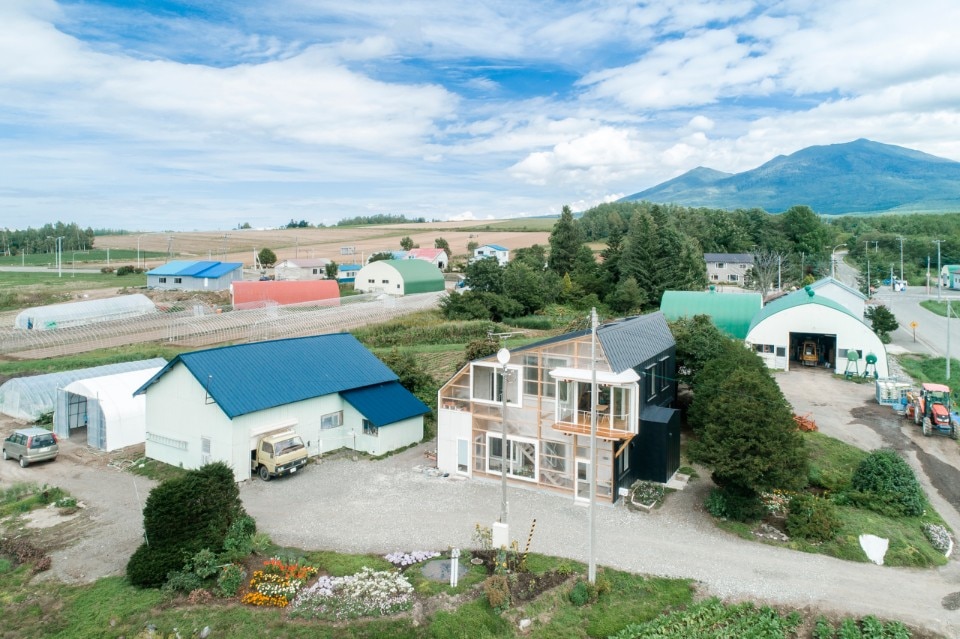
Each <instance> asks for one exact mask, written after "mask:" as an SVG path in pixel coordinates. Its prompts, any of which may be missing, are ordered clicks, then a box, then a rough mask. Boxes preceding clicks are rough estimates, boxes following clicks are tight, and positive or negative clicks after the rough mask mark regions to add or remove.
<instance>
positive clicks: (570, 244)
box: [549, 206, 583, 275]
mask: <svg viewBox="0 0 960 639" xmlns="http://www.w3.org/2000/svg"><path fill="white" fill-rule="evenodd" d="M582 244H583V234H582V233H581V231H580V228H579V227H578V226H577V221H576V220H574V219H573V211H571V210H570V207H569V206H564V207H563V211H562V212H561V213H560V219H559V220H557V223H556V224H554V225H553V231H551V232H550V259H549V267H550V270H552V271H554V272H555V273H557V274H558V275H564V274H565V273H569V272H571V271H572V270H573V263H574V261H575V260H576V256H577V251H578V250H579V249H580V246H581V245H582Z"/></svg>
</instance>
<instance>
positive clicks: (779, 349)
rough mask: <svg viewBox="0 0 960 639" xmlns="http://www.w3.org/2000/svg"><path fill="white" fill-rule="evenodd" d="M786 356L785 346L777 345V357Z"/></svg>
mask: <svg viewBox="0 0 960 639" xmlns="http://www.w3.org/2000/svg"><path fill="white" fill-rule="evenodd" d="M786 356H787V347H786V346H777V357H786Z"/></svg>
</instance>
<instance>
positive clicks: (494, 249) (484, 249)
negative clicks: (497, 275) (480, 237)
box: [473, 244, 510, 266]
mask: <svg viewBox="0 0 960 639" xmlns="http://www.w3.org/2000/svg"><path fill="white" fill-rule="evenodd" d="M488 257H495V258H497V261H498V262H499V263H500V266H503V265H505V264H506V263H507V262H509V261H510V249H508V248H505V247H503V246H500V245H499V244H484V245H483V246H479V247H477V248H475V249H474V250H473V259H474V260H482V259H486V258H488Z"/></svg>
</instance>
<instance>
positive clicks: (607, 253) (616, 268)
mask: <svg viewBox="0 0 960 639" xmlns="http://www.w3.org/2000/svg"><path fill="white" fill-rule="evenodd" d="M600 257H602V258H603V265H602V268H603V270H604V272H606V274H607V279H608V280H609V281H610V282H612V283H614V284H616V283H618V282H619V281H620V260H621V259H622V258H623V230H622V229H621V228H620V226H619V225H611V227H610V235H609V236H607V246H606V248H604V249H603V251H601V252H600ZM634 282H636V280H634Z"/></svg>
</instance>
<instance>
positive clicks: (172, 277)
mask: <svg viewBox="0 0 960 639" xmlns="http://www.w3.org/2000/svg"><path fill="white" fill-rule="evenodd" d="M242 279H243V264H241V263H240V262H184V261H174V262H167V263H166V264H164V265H163V266H158V267H157V268H155V269H152V270H150V271H147V288H156V289H161V290H166V291H225V290H227V289H228V288H230V283H231V282H235V281H237V280H242Z"/></svg>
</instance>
